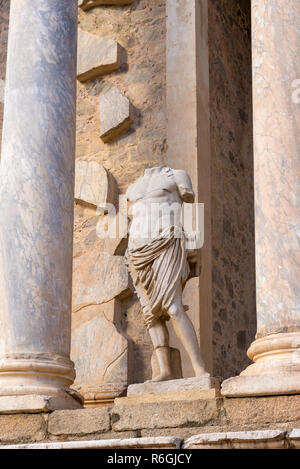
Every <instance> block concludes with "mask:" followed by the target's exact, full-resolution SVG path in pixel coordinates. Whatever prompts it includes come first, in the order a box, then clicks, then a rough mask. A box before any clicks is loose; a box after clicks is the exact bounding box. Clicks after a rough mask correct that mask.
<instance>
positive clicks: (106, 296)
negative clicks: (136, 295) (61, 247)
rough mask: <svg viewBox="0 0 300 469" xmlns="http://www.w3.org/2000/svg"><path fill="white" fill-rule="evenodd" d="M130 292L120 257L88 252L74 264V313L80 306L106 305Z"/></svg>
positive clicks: (126, 274) (126, 273)
mask: <svg viewBox="0 0 300 469" xmlns="http://www.w3.org/2000/svg"><path fill="white" fill-rule="evenodd" d="M129 291H130V290H129V278H128V272H127V269H126V267H125V264H124V258H123V257H122V256H110V255H109V254H108V253H106V252H100V253H97V252H90V251H87V252H86V253H85V254H83V255H82V256H80V257H76V258H75V259H74V263H73V310H74V308H77V307H78V306H80V305H82V306H83V305H87V304H100V303H105V302H108V301H110V300H112V299H113V298H116V297H119V296H122V295H125V294H126V293H128V292H129Z"/></svg>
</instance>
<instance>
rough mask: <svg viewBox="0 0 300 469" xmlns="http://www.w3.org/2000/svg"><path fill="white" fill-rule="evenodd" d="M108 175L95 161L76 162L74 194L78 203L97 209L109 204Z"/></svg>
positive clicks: (110, 196) (110, 195)
mask: <svg viewBox="0 0 300 469" xmlns="http://www.w3.org/2000/svg"><path fill="white" fill-rule="evenodd" d="M111 192H112V191H110V188H109V183H108V174H107V172H106V170H105V168H103V166H102V165H100V164H99V163H96V161H76V164H75V194H74V197H75V199H77V200H78V201H82V202H85V203H88V204H91V205H94V206H96V207H98V206H99V205H104V204H105V203H109V202H111V199H112V194H111Z"/></svg>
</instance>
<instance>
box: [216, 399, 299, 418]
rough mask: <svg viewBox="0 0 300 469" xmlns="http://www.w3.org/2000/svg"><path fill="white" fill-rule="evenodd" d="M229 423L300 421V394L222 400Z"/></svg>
mask: <svg viewBox="0 0 300 469" xmlns="http://www.w3.org/2000/svg"><path fill="white" fill-rule="evenodd" d="M224 409H225V412H226V418H227V422H228V424H229V425H249V424H251V425H257V424H268V423H281V422H286V423H287V422H296V421H300V395H295V396H274V397H252V398H250V397H248V398H247V397H245V398H231V399H225V400H224Z"/></svg>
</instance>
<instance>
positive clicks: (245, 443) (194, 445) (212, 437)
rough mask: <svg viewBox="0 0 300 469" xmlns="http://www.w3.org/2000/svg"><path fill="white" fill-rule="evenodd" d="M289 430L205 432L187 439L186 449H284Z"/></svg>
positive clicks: (184, 446)
mask: <svg viewBox="0 0 300 469" xmlns="http://www.w3.org/2000/svg"><path fill="white" fill-rule="evenodd" d="M286 436H287V432H285V431H282V430H263V431H253V432H229V433H206V434H205V433H204V434H200V435H196V436H193V437H191V438H189V439H188V440H186V441H185V443H184V445H183V448H184V449H284V448H287V447H288V442H287V440H286Z"/></svg>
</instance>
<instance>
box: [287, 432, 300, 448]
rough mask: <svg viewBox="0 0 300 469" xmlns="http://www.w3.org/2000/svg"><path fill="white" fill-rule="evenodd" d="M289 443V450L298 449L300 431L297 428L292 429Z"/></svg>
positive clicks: (299, 445) (299, 446)
mask: <svg viewBox="0 0 300 469" xmlns="http://www.w3.org/2000/svg"><path fill="white" fill-rule="evenodd" d="M289 443H290V446H291V448H294V449H300V429H299V428H294V430H292V431H291V432H290V433H289Z"/></svg>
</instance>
